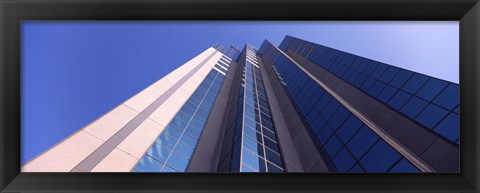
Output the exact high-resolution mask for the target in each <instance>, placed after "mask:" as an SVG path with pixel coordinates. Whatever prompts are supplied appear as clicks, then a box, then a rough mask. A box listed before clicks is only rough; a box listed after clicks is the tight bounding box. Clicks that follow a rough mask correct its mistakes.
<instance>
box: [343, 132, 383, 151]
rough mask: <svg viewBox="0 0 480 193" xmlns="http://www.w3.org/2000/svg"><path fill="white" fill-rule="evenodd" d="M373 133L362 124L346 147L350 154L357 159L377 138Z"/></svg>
mask: <svg viewBox="0 0 480 193" xmlns="http://www.w3.org/2000/svg"><path fill="white" fill-rule="evenodd" d="M378 139H379V138H378V137H377V134H375V133H374V132H373V131H372V130H371V129H370V128H368V127H367V126H363V127H362V128H361V129H360V130H359V131H358V132H357V134H356V135H355V136H354V137H353V138H352V139H351V140H350V142H349V143H348V144H347V147H348V148H349V149H350V151H351V152H352V154H353V155H354V156H355V157H356V158H357V159H358V158H360V157H361V156H362V155H363V154H364V153H365V152H367V150H368V149H369V148H370V147H371V146H372V145H373V144H374V143H375V142H376V141H377V140H378Z"/></svg>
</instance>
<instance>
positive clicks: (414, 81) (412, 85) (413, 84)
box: [402, 74, 428, 94]
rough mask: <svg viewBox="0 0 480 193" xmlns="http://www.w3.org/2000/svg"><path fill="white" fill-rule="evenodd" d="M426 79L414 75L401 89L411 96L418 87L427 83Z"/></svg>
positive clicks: (420, 75) (423, 76)
mask: <svg viewBox="0 0 480 193" xmlns="http://www.w3.org/2000/svg"><path fill="white" fill-rule="evenodd" d="M427 79H428V77H427V76H425V75H422V74H414V75H413V76H412V78H410V80H408V82H407V83H405V85H403V87H402V89H403V90H404V91H407V92H409V93H411V94H415V93H416V92H417V90H418V89H420V87H422V86H423V84H424V83H425V82H426V81H427Z"/></svg>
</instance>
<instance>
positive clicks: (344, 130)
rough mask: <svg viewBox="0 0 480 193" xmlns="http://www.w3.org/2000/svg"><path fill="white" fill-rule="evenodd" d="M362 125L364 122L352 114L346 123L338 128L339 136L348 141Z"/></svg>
mask: <svg viewBox="0 0 480 193" xmlns="http://www.w3.org/2000/svg"><path fill="white" fill-rule="evenodd" d="M360 126H362V122H360V120H358V118H357V117H355V116H353V115H350V117H349V118H348V119H347V120H346V121H345V123H344V124H343V125H342V126H341V127H340V129H338V131H337V136H338V137H339V138H340V139H341V140H342V141H343V142H347V141H348V140H349V139H350V138H351V137H352V136H353V134H355V132H356V131H357V130H358V129H359V128H360Z"/></svg>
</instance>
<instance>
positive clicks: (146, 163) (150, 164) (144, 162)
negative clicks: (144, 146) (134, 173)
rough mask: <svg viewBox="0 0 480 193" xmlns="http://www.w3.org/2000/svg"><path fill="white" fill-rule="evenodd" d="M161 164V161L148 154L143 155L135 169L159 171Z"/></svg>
mask: <svg viewBox="0 0 480 193" xmlns="http://www.w3.org/2000/svg"><path fill="white" fill-rule="evenodd" d="M162 166H163V163H161V162H159V161H157V160H155V159H153V158H151V157H150V156H143V157H142V159H140V161H139V162H138V164H137V166H135V169H137V170H140V171H142V172H159V171H160V169H161V168H162Z"/></svg>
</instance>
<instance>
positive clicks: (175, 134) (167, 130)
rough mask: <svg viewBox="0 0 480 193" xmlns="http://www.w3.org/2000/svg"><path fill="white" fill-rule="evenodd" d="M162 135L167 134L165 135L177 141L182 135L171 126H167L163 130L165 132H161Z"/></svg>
mask: <svg viewBox="0 0 480 193" xmlns="http://www.w3.org/2000/svg"><path fill="white" fill-rule="evenodd" d="M163 133H164V134H167V135H170V136H172V137H174V138H176V139H178V138H179V137H180V135H182V132H181V131H180V130H178V129H176V128H175V127H172V126H170V125H169V126H167V128H165V130H164V131H163Z"/></svg>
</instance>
